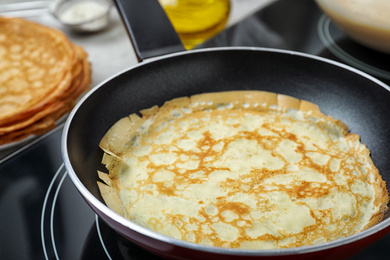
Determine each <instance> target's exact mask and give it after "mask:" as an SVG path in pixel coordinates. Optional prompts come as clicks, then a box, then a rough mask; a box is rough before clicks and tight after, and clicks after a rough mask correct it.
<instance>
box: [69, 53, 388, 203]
mask: <svg viewBox="0 0 390 260" xmlns="http://www.w3.org/2000/svg"><path fill="white" fill-rule="evenodd" d="M228 90H265V91H272V92H277V93H282V94H287V95H291V96H293V97H296V98H299V99H304V100H308V101H311V102H314V103H316V104H318V105H319V107H320V109H321V110H322V111H323V112H324V113H325V114H327V115H331V116H332V117H334V118H337V119H341V120H342V121H343V122H344V123H346V124H347V126H348V127H349V128H350V131H351V132H353V133H357V134H359V135H360V136H361V139H362V142H363V143H365V144H366V145H367V146H368V148H369V149H370V150H371V152H372V158H373V161H374V163H375V164H376V166H377V167H378V169H379V171H380V173H381V174H382V176H383V178H384V179H385V180H386V181H387V182H388V183H390V161H389V158H390V135H389V134H388V129H390V120H389V119H390V116H389V111H390V92H389V89H388V88H387V86H385V85H384V84H383V83H381V82H379V81H375V80H374V79H373V78H371V77H368V76H367V77H366V76H364V74H362V73H360V72H357V71H355V70H353V69H348V67H344V66H342V65H340V66H338V65H335V64H334V63H333V62H330V61H326V60H322V59H319V58H313V57H311V56H307V55H303V54H297V53H290V52H283V51H276V50H263V49H246V48H236V49H215V50H202V51H192V52H187V53H182V54H176V55H170V56H168V57H165V58H163V59H159V60H157V61H154V62H150V63H146V64H143V65H141V66H136V67H134V68H133V69H130V70H127V71H125V72H123V73H122V74H119V75H118V76H116V77H114V78H112V79H111V80H109V81H107V82H106V83H104V84H102V85H101V86H100V87H98V89H97V90H95V91H94V92H93V93H92V94H90V95H89V96H88V98H86V99H85V100H84V102H82V103H81V104H79V106H78V107H76V109H75V113H74V114H73V117H72V116H71V117H70V120H71V121H70V124H69V128H68V129H65V136H66V138H67V139H66V143H67V151H65V152H64V154H68V156H69V161H70V164H71V166H72V168H73V170H74V171H75V173H76V174H77V176H78V178H79V179H80V180H81V182H82V183H83V184H84V185H85V187H86V188H87V189H88V190H89V191H90V192H91V193H92V194H93V195H94V196H96V197H97V198H99V199H100V200H101V201H102V199H101V197H100V193H99V191H98V188H97V185H96V180H97V174H96V170H97V169H100V170H104V169H103V168H102V165H101V163H100V161H101V156H102V152H101V151H100V150H99V148H98V144H99V141H100V139H101V138H102V137H103V135H104V134H105V132H106V131H107V130H108V129H109V128H110V126H111V125H112V124H114V123H115V122H116V121H117V120H119V119H120V118H122V117H124V116H127V115H129V114H131V113H134V112H138V111H139V110H141V109H145V108H149V107H151V106H153V105H162V104H163V103H164V101H166V100H170V99H173V98H176V97H182V96H189V95H193V94H199V93H203V92H215V91H228ZM66 131H68V132H66ZM65 157H66V156H65ZM65 160H66V158H65Z"/></svg>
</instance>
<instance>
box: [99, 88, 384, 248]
mask: <svg viewBox="0 0 390 260" xmlns="http://www.w3.org/2000/svg"><path fill="white" fill-rule="evenodd" d="M141 114H142V116H141V117H140V116H138V115H136V114H132V115H130V116H128V117H125V118H123V119H121V120H120V121H118V122H117V123H116V124H115V125H114V126H113V127H112V128H111V129H110V130H109V131H108V132H107V134H106V135H105V136H104V137H103V139H102V140H101V143H100V147H101V148H102V149H103V150H104V152H105V154H104V157H103V160H102V163H103V164H104V165H105V166H106V167H107V169H108V170H109V173H108V174H106V173H102V172H99V177H100V179H101V180H102V182H98V184H99V188H100V191H101V194H102V196H103V198H104V200H105V202H106V203H107V205H108V206H109V207H110V208H111V209H113V210H114V211H115V212H117V213H118V214H120V215H123V216H125V217H126V218H128V219H129V220H131V221H133V222H135V223H137V224H139V225H141V226H144V227H146V228H148V229H151V230H154V231H156V232H159V233H161V234H164V235H167V236H170V237H174V238H177V239H182V240H186V241H189V242H194V243H201V244H204V245H211V246H217V247H226V248H244V249H274V248H291V247H299V246H307V245H314V244H319V243H324V242H327V241H331V240H335V239H339V238H343V237H346V236H349V235H352V234H354V233H356V232H359V231H361V230H364V229H366V228H368V227H370V226H372V225H374V224H376V223H378V222H379V221H381V219H382V218H383V216H384V213H385V212H386V210H387V203H388V201H389V196H388V191H387V188H386V184H385V182H384V181H383V180H382V178H381V176H380V175H379V172H378V170H377V168H376V167H375V166H374V164H373V162H372V160H371V158H370V151H369V150H368V149H367V147H366V146H365V145H363V144H361V143H360V137H359V136H358V135H357V134H352V133H349V132H348V129H347V127H346V126H345V124H343V123H342V122H341V121H339V120H335V119H333V118H332V117H330V116H326V115H324V114H322V113H321V111H320V110H319V108H318V107H317V106H316V105H315V104H312V103H310V102H307V101H302V100H298V99H295V98H293V97H290V96H285V95H280V94H275V93H269V92H262V91H233V92H221V93H208V94H201V95H195V96H191V97H184V98H178V99H175V100H172V101H169V102H166V103H165V104H164V105H163V106H162V107H160V108H159V107H157V106H155V107H152V108H150V109H146V110H143V111H141Z"/></svg>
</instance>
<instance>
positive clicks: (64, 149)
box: [61, 47, 390, 256]
mask: <svg viewBox="0 0 390 260" xmlns="http://www.w3.org/2000/svg"><path fill="white" fill-rule="evenodd" d="M215 51H256V52H257V51H260V52H268V53H278V54H285V55H292V56H299V57H303V58H308V59H312V60H316V61H318V62H324V63H327V64H331V65H334V66H336V67H339V68H342V69H345V70H348V71H351V72H353V73H355V74H358V75H360V76H362V77H364V78H366V79H368V80H370V81H372V82H374V83H376V84H377V85H379V86H381V87H382V88H384V89H386V90H387V91H389V92H390V87H389V86H388V85H387V84H385V83H384V82H382V81H380V80H379V79H377V78H375V77H373V76H371V75H369V74H367V73H366V72H363V71H361V70H359V69H356V68H353V67H351V66H349V65H346V64H343V63H341V62H337V61H334V60H331V59H328V58H324V57H319V56H315V55H312V54H307V53H302V52H297V51H290V50H282V49H275V48H263V47H217V48H204V49H196V50H191V51H183V52H177V53H171V54H166V55H163V56H159V57H155V58H150V59H147V60H144V61H142V62H141V63H138V64H136V65H133V66H130V67H128V68H126V69H124V70H122V71H120V72H118V73H116V74H114V75H112V76H111V77H108V78H107V79H106V80H104V81H102V82H101V83H99V84H97V85H96V86H95V87H93V88H92V89H91V90H90V91H89V92H87V93H86V94H85V95H84V96H83V97H82V98H81V99H80V100H79V101H78V102H77V104H76V105H75V107H74V108H73V109H72V111H71V112H70V114H69V116H68V118H67V120H66V122H65V124H64V128H63V132H62V136H61V154H62V159H63V162H64V165H65V168H66V170H67V172H68V175H69V177H70V178H71V180H72V182H73V184H74V185H75V186H76V188H77V190H78V191H79V193H81V194H82V196H83V197H84V199H86V200H87V201H88V202H90V204H92V205H93V206H94V207H96V208H97V209H98V210H99V211H100V212H102V213H104V214H105V215H106V216H109V217H110V218H111V219H113V220H114V221H116V222H117V223H119V224H120V225H122V226H124V227H127V228H130V229H131V230H133V231H135V232H137V233H140V234H142V235H144V236H147V237H150V238H152V239H156V240H158V241H161V242H165V243H168V244H172V245H175V246H179V247H182V248H187V249H191V250H196V251H202V252H208V253H214V254H225V255H235V256H240V255H242V256H244V255H245V256H288V255H296V254H307V253H313V252H319V251H323V250H327V249H331V248H335V247H340V246H343V245H347V244H350V243H352V242H355V241H357V240H361V239H363V238H366V237H368V236H371V235H373V234H375V233H377V232H379V231H382V230H384V229H385V228H388V227H389V226H390V218H388V219H385V220H383V221H381V222H380V223H377V224H376V225H374V226H372V227H370V228H368V229H366V230H363V231H360V232H358V233H356V234H354V235H351V236H348V237H345V238H341V239H337V240H333V241H329V242H326V243H322V244H317V245H311V246H303V247H296V248H286V249H233V248H221V247H214V246H206V245H201V244H196V243H191V242H187V241H183V240H179V239H175V238H172V237H168V236H165V235H162V234H160V233H157V232H154V231H151V230H149V229H146V228H144V227H142V226H140V225H138V224H135V223H133V222H131V221H130V220H128V219H126V218H124V217H122V216H120V215H119V214H116V213H115V212H113V211H112V210H111V209H109V208H108V207H107V206H106V205H105V204H103V203H102V202H101V201H100V200H98V199H97V198H96V197H95V196H94V195H93V194H92V193H91V192H90V191H89V190H88V189H87V188H86V187H85V186H84V184H83V183H82V182H81V180H80V179H79V178H78V177H77V174H76V172H75V171H74V169H73V167H72V164H71V162H70V158H69V153H68V146H67V141H68V132H69V129H70V127H71V124H72V121H73V118H74V117H75V115H76V114H77V112H78V110H79V109H80V107H82V105H83V104H84V102H85V101H86V100H87V99H89V98H90V96H92V95H93V94H94V93H95V91H97V90H98V89H100V88H101V87H103V86H104V85H106V83H107V82H109V81H111V80H112V79H114V78H116V77H118V76H119V75H121V74H124V73H126V72H127V71H130V70H133V69H136V68H138V67H141V66H144V65H146V64H149V63H152V62H158V61H160V60H164V59H167V58H171V57H176V56H182V55H192V54H194V53H203V52H215Z"/></svg>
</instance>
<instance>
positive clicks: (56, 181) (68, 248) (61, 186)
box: [0, 0, 390, 260]
mask: <svg viewBox="0 0 390 260" xmlns="http://www.w3.org/2000/svg"><path fill="white" fill-rule="evenodd" d="M117 33H123V30H121V31H118V32H117ZM124 35H125V34H124ZM123 37H125V36H123ZM216 46H256V47H267V48H281V49H287V50H294V51H300V52H306V53H310V54H314V55H318V56H322V57H326V58H330V59H334V60H337V61H340V62H343V63H346V64H348V65H351V66H353V67H356V68H358V69H360V70H363V71H365V72H367V73H369V74H371V75H373V76H374V77H377V78H378V79H380V80H382V81H384V82H385V83H387V84H389V83H390V67H389V66H390V65H389V63H388V62H387V61H388V60H389V59H388V58H389V55H386V54H382V53H378V52H376V51H373V50H370V49H367V48H365V47H363V46H360V45H358V44H356V43H355V42H353V41H351V40H350V39H349V38H348V37H347V36H346V35H345V34H344V33H343V32H341V31H340V30H339V29H338V28H337V27H336V26H335V25H334V24H333V23H332V22H331V21H330V20H329V19H328V18H327V16H325V15H324V14H323V13H322V12H321V11H320V10H319V9H318V7H317V6H316V4H315V3H314V1H311V0H280V1H273V2H272V3H270V4H269V5H267V6H265V7H263V8H262V9H260V10H259V11H257V12H255V13H254V14H253V15H251V16H249V17H247V18H246V19H244V20H242V21H241V22H239V23H237V24H236V25H234V26H231V27H229V28H228V29H226V30H225V31H224V32H222V33H221V34H219V35H218V36H216V37H214V38H213V39H211V40H209V41H207V42H206V43H204V44H202V45H201V46H199V47H198V48H203V47H216ZM113 70H118V68H113ZM60 139H61V126H60V127H58V128H57V129H55V130H53V131H52V132H51V133H49V134H47V135H45V136H44V138H40V139H39V140H37V141H35V142H33V143H31V144H30V145H28V146H26V148H25V149H21V150H20V152H18V153H15V154H12V153H11V154H10V155H8V156H4V157H3V158H2V160H1V164H0V243H1V246H0V259H63V260H67V259H159V258H158V257H156V256H154V255H152V254H150V253H148V252H146V251H144V250H143V249H140V248H138V247H137V246H135V245H133V244H132V243H130V242H129V241H127V240H126V239H124V238H122V237H121V236H120V235H118V234H117V233H115V232H114V231H113V230H112V229H110V228H109V227H108V226H107V225H106V224H105V223H104V222H102V221H101V220H100V219H99V218H98V217H97V216H96V215H95V214H94V212H93V211H92V210H91V209H90V207H89V206H88V205H87V204H86V202H85V201H84V200H83V199H82V197H81V196H80V195H79V193H78V192H77V190H76V188H75V187H74V185H73V184H72V182H71V180H70V178H69V177H68V175H67V173H66V170H65V169H64V167H63V165H62V158H61V151H60ZM388 246H390V234H389V235H387V236H385V237H384V238H382V239H381V240H380V241H378V242H377V243H375V244H373V245H372V246H370V247H368V248H366V249H363V250H362V251H361V252H359V253H358V254H357V255H355V256H353V257H351V258H350V259H351V260H360V259H365V260H366V259H387V257H388Z"/></svg>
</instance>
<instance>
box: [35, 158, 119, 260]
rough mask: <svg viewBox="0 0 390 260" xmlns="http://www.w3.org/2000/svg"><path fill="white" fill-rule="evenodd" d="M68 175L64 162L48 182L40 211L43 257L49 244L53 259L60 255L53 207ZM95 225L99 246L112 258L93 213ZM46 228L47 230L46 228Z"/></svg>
mask: <svg viewBox="0 0 390 260" xmlns="http://www.w3.org/2000/svg"><path fill="white" fill-rule="evenodd" d="M66 177H68V173H67V171H66V169H65V167H64V164H61V165H60V167H59V168H58V170H57V172H56V173H55V175H54V176H53V179H52V180H51V182H50V185H49V187H48V189H47V192H46V195H45V199H44V202H43V206H42V213H41V242H42V249H43V253H44V255H45V259H50V258H51V257H50V256H49V254H50V252H49V248H50V246H51V248H52V252H51V253H52V254H53V255H54V257H55V259H60V256H59V254H58V250H57V246H56V242H55V241H56V240H55V236H54V233H55V232H54V226H55V225H54V217H55V216H54V215H55V208H56V203H57V198H58V195H59V193H60V190H61V187H62V186H63V183H64V181H65V179H66ZM95 225H96V231H97V235H98V238H99V241H100V243H101V246H102V248H103V250H104V252H105V253H106V256H107V258H108V259H109V260H111V259H112V257H111V255H110V253H109V252H108V250H107V247H106V245H105V243H104V240H103V236H102V234H101V229H100V225H99V219H98V216H97V215H96V214H95ZM47 228H48V229H49V230H47ZM45 233H46V234H47V233H49V234H50V239H48V240H49V241H50V242H51V245H50V243H49V242H47V241H46V238H45Z"/></svg>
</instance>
